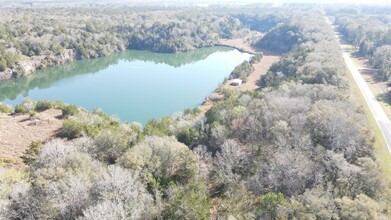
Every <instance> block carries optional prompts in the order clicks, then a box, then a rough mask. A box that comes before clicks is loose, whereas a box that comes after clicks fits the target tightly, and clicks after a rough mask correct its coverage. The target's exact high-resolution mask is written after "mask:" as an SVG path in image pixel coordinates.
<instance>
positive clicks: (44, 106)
mask: <svg viewBox="0 0 391 220" xmlns="http://www.w3.org/2000/svg"><path fill="white" fill-rule="evenodd" d="M52 107H53V104H52V103H51V102H50V101H48V100H44V101H38V102H37V103H36V104H35V111H37V112H43V111H45V110H48V109H51V108H52Z"/></svg>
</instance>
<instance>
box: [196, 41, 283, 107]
mask: <svg viewBox="0 0 391 220" xmlns="http://www.w3.org/2000/svg"><path fill="white" fill-rule="evenodd" d="M219 45H220V46H225V47H230V48H234V49H236V50H238V51H240V52H244V53H249V54H252V55H256V54H258V53H262V54H263V57H262V59H261V61H260V62H259V63H254V64H252V65H253V67H254V71H253V72H252V73H251V74H250V75H249V76H248V81H247V82H246V83H243V84H242V85H240V86H239V87H236V86H231V85H230V84H231V82H232V80H227V81H226V82H224V83H222V84H221V86H220V87H219V88H216V89H215V90H214V91H213V92H212V93H211V94H210V95H209V96H208V97H206V98H205V100H204V101H203V102H202V103H201V104H200V106H199V107H198V108H199V109H200V110H201V112H203V113H205V112H207V111H208V110H209V109H211V108H212V107H213V104H214V103H215V102H217V101H221V100H224V94H222V93H221V92H220V88H224V89H229V90H231V91H234V92H244V91H257V90H259V88H260V87H259V85H258V83H257V82H258V80H259V79H260V78H261V76H262V75H265V74H266V73H267V71H268V70H269V68H270V67H271V65H272V64H273V63H275V62H278V61H279V60H280V58H281V56H282V54H280V53H276V52H273V51H266V50H261V49H260V48H256V47H254V46H252V45H250V44H249V43H246V41H245V40H244V39H243V38H238V39H221V40H220V42H219Z"/></svg>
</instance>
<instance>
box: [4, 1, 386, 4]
mask: <svg viewBox="0 0 391 220" xmlns="http://www.w3.org/2000/svg"><path fill="white" fill-rule="evenodd" d="M71 1H72V2H91V1H92V0H79V1H77V0H71ZM95 1H96V2H117V3H118V2H123V3H125V2H126V3H132V2H133V3H135V2H138V3H139V2H144V3H147V4H148V3H149V2H166V3H168V2H171V3H172V2H178V3H186V2H191V3H211V4H216V3H237V4H246V3H326V4H327V3H330V4H336V3H345V4H346V3H348V4H377V5H379V4H382V5H384V4H387V5H391V0H95ZM0 2H5V3H12V2H67V0H0Z"/></svg>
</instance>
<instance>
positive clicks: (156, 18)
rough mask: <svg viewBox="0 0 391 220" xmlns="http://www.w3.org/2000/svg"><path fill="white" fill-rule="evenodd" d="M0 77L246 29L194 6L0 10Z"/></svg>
mask: <svg viewBox="0 0 391 220" xmlns="http://www.w3.org/2000/svg"><path fill="white" fill-rule="evenodd" d="M0 14H1V15H0V21H1V24H0V49H1V50H0V51H1V53H0V72H3V71H6V72H5V73H2V74H0V78H5V77H6V76H8V77H9V76H11V75H14V76H15V75H23V74H26V73H29V72H31V71H33V70H34V69H36V68H42V67H45V66H52V65H56V64H61V63H64V62H66V61H70V60H74V59H88V58H95V57H101V56H106V55H109V54H112V53H115V52H118V51H123V50H125V49H126V48H130V49H141V50H151V51H156V52H184V51H189V50H193V49H194V48H200V47H207V46H213V45H214V44H216V43H217V40H218V39H219V38H232V37H239V36H242V35H245V34H246V33H247V32H248V30H247V29H246V28H245V27H244V25H243V24H242V23H241V22H240V21H239V19H238V18H236V17H234V16H231V15H229V14H227V15H221V14H216V13H212V12H210V13H202V12H201V11H197V10H195V11H194V10H193V11H187V10H183V11H182V10H179V11H169V10H161V11H160V10H155V11H154V10H150V11H142V10H140V11H139V10H133V9H130V8H129V9H98V8H88V9H82V8H80V9H74V8H73V9H55V8H52V9H50V10H45V9H33V10H27V9H26V10H6V9H3V10H2V13H0Z"/></svg>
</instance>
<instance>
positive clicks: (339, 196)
mask: <svg viewBox="0 0 391 220" xmlns="http://www.w3.org/2000/svg"><path fill="white" fill-rule="evenodd" d="M309 21H311V22H309ZM291 27H295V28H294V29H293V30H290V31H292V33H294V34H295V35H297V36H300V38H301V39H300V40H297V41H294V42H292V45H290V46H289V48H291V49H290V50H289V51H287V52H286V53H285V54H284V56H283V58H282V59H281V61H280V62H278V63H277V64H275V65H273V67H272V68H271V70H270V71H269V72H268V74H267V75H266V76H265V77H264V78H263V79H262V80H261V81H262V83H263V87H262V91H254V92H244V93H240V94H234V93H232V92H231V93H230V92H228V91H227V92H226V93H225V99H224V100H222V101H220V102H216V103H214V105H213V107H212V108H211V109H210V110H209V111H207V112H206V113H205V114H204V113H201V112H200V111H199V110H198V109H194V110H186V111H185V112H184V113H183V114H181V115H176V116H175V117H174V116H170V117H165V118H164V119H162V120H160V121H157V120H151V121H150V122H148V123H147V124H146V125H145V126H144V128H141V126H139V125H137V124H135V123H121V122H119V121H118V120H116V119H114V118H111V117H109V116H107V115H105V114H103V113H102V112H101V111H98V110H96V111H94V112H92V113H88V112H86V111H84V110H82V109H77V108H75V107H74V106H65V105H62V104H61V103H54V104H52V105H50V104H48V103H47V102H41V103H31V101H28V100H26V101H25V102H24V103H22V104H21V106H25V107H26V106H27V107H28V108H27V107H26V110H27V111H41V110H43V109H46V108H47V107H55V108H60V109H62V111H63V117H64V118H66V119H65V121H64V126H63V129H62V131H61V133H60V136H61V137H62V138H61V139H60V138H59V139H55V140H52V141H49V142H47V143H32V144H31V146H30V148H29V149H28V150H27V151H26V153H25V155H24V157H23V159H24V161H25V163H26V164H28V166H29V174H28V176H27V177H18V179H20V180H19V181H15V179H12V178H6V177H4V178H3V179H4V180H3V181H0V184H1V183H2V182H3V183H7V184H9V186H7V187H6V188H4V189H5V190H4V192H3V193H2V194H0V198H1V200H0V218H1V217H3V218H6V219H113V218H116V219H209V218H212V219H378V218H380V219H381V218H387V217H386V216H387V215H389V213H387V210H390V209H389V208H390V207H387V203H386V202H385V204H384V203H382V202H381V201H382V199H384V198H383V196H386V190H385V188H384V186H383V183H382V179H381V176H382V174H381V171H380V170H379V168H378V165H377V163H376V162H375V158H374V156H373V149H372V148H373V146H372V144H373V134H372V132H371V129H370V128H369V127H368V125H367V117H366V116H365V115H364V113H363V111H362V109H361V107H359V106H357V105H356V104H355V103H352V102H351V101H350V100H349V98H348V97H347V95H346V94H347V92H348V90H347V88H346V83H345V81H344V77H343V73H344V72H345V69H344V68H345V67H344V66H343V64H342V58H341V54H340V52H339V51H338V49H337V48H338V45H337V42H336V39H335V38H334V37H333V31H332V29H331V27H329V25H327V24H326V22H325V19H324V17H323V15H322V14H321V13H316V12H312V13H307V12H300V11H296V12H295V13H294V14H292V15H290V16H289V18H287V22H285V23H284V24H282V25H279V26H277V27H275V28H274V29H271V30H270V32H269V33H268V34H270V35H275V33H276V32H279V31H280V30H281V28H283V29H285V28H288V29H289V28H291ZM288 29H287V30H288ZM288 32H289V31H287V32H285V31H283V32H280V33H282V34H283V33H288ZM266 39H270V38H266ZM281 39H285V36H281ZM276 40H278V39H276ZM20 108H22V107H20ZM15 110H16V109H15ZM15 110H14V111H15ZM11 186H12V187H11ZM388 204H389V203H388ZM1 215H2V216H1Z"/></svg>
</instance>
